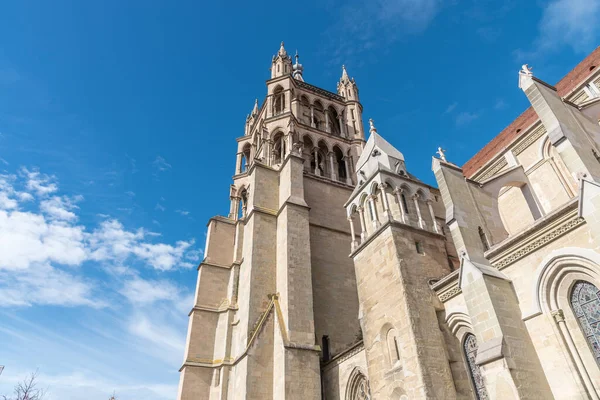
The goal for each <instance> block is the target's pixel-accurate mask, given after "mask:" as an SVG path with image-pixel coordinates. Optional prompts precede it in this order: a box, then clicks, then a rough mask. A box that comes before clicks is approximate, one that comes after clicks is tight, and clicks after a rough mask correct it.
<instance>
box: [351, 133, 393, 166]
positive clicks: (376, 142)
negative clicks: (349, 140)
mask: <svg viewBox="0 0 600 400" xmlns="http://www.w3.org/2000/svg"><path fill="white" fill-rule="evenodd" d="M375 147H378V148H380V149H381V151H382V152H383V153H385V154H387V155H388V156H390V157H392V158H396V159H398V160H402V161H404V156H403V155H402V153H400V151H398V149H396V148H395V147H394V146H392V145H391V144H390V143H389V142H388V141H387V140H385V139H384V138H383V137H381V135H380V134H378V133H377V132H373V133H371V135H370V136H369V139H368V140H367V144H365V148H364V149H363V151H362V153H361V154H360V157H359V158H358V162H357V163H356V170H357V171H358V170H359V169H360V168H361V167H362V166H363V165H364V164H366V163H367V161H368V160H369V157H371V153H372V152H373V149H374V148H375Z"/></svg>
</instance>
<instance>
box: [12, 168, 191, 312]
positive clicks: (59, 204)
mask: <svg viewBox="0 0 600 400" xmlns="http://www.w3.org/2000/svg"><path fill="white" fill-rule="evenodd" d="M22 172H23V173H22V174H21V177H22V178H23V180H24V182H23V185H24V186H26V187H28V188H30V189H31V190H34V191H35V192H36V193H38V194H39V195H40V196H43V197H41V199H40V200H39V203H38V204H37V206H38V207H39V211H36V210H35V206H36V204H35V203H33V204H29V203H28V208H27V211H25V210H23V209H21V205H22V203H23V202H25V201H30V200H31V199H33V197H32V196H31V195H30V194H29V193H26V192H19V191H18V190H16V189H15V185H16V184H18V183H20V182H17V181H16V179H17V178H16V176H13V175H0V248H1V249H2V251H0V273H2V275H1V276H0V293H2V294H1V295H0V298H2V297H3V298H4V299H5V300H4V302H0V306H10V305H31V304H55V305H98V304H100V302H98V301H97V300H95V293H94V290H93V289H94V284H95V283H94V282H92V281H87V280H84V279H83V278H82V276H83V275H84V274H85V271H81V268H75V269H70V270H63V269H62V267H82V266H83V264H84V263H85V262H86V261H98V262H102V263H103V264H105V265H106V267H107V268H109V266H122V265H124V263H125V262H128V263H130V264H134V265H135V264H139V265H146V266H149V267H152V268H153V269H156V270H160V271H168V270H173V269H176V268H189V267H190V265H191V264H190V260H197V259H198V258H199V250H195V249H193V246H194V240H193V239H192V240H188V241H178V242H176V243H175V244H174V245H171V244H167V243H154V242H153V240H155V238H156V237H159V236H160V233H156V232H151V231H147V230H144V229H137V230H133V231H131V230H128V229H126V228H125V227H124V226H123V224H122V223H121V222H120V221H118V220H116V219H104V220H102V221H101V222H100V224H99V226H98V227H97V228H95V229H93V230H92V231H89V230H87V229H86V227H85V226H84V225H81V224H79V223H78V219H79V218H78V215H77V211H78V207H77V206H76V205H75V203H77V202H80V201H82V200H83V197H82V196H71V197H68V196H59V195H54V196H50V197H48V196H47V195H48V194H50V193H52V192H54V191H55V190H57V188H58V185H57V184H56V183H55V178H53V177H52V178H51V177H49V176H47V175H44V174H42V173H40V172H39V171H37V170H36V171H35V172H31V171H29V170H27V169H25V168H23V169H22ZM51 181H52V182H51ZM32 182H33V183H32ZM104 217H106V218H107V217H108V216H104ZM132 288H135V287H132Z"/></svg>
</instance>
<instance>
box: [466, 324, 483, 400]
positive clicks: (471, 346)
mask: <svg viewBox="0 0 600 400" xmlns="http://www.w3.org/2000/svg"><path fill="white" fill-rule="evenodd" d="M477 348H478V347H477V338H476V337H475V335H473V334H472V333H468V334H467V335H466V338H465V341H464V342H463V349H464V352H465V356H466V358H467V365H468V367H469V375H471V380H472V382H473V386H474V387H475V396H476V397H477V399H478V400H487V399H488V398H489V397H488V394H487V391H486V389H485V383H484V381H483V375H482V374H481V369H480V368H479V365H477V364H476V363H475V359H476V358H477Z"/></svg>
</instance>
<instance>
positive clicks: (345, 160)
mask: <svg viewBox="0 0 600 400" xmlns="http://www.w3.org/2000/svg"><path fill="white" fill-rule="evenodd" d="M342 160H343V161H344V169H345V170H346V183H347V184H348V185H352V178H350V169H349V168H348V157H347V156H344V157H343V158H342Z"/></svg>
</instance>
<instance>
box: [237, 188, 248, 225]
mask: <svg viewBox="0 0 600 400" xmlns="http://www.w3.org/2000/svg"><path fill="white" fill-rule="evenodd" d="M247 208H248V192H247V191H246V189H244V190H242V192H241V193H240V205H239V207H238V219H244V218H246V209H247Z"/></svg>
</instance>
